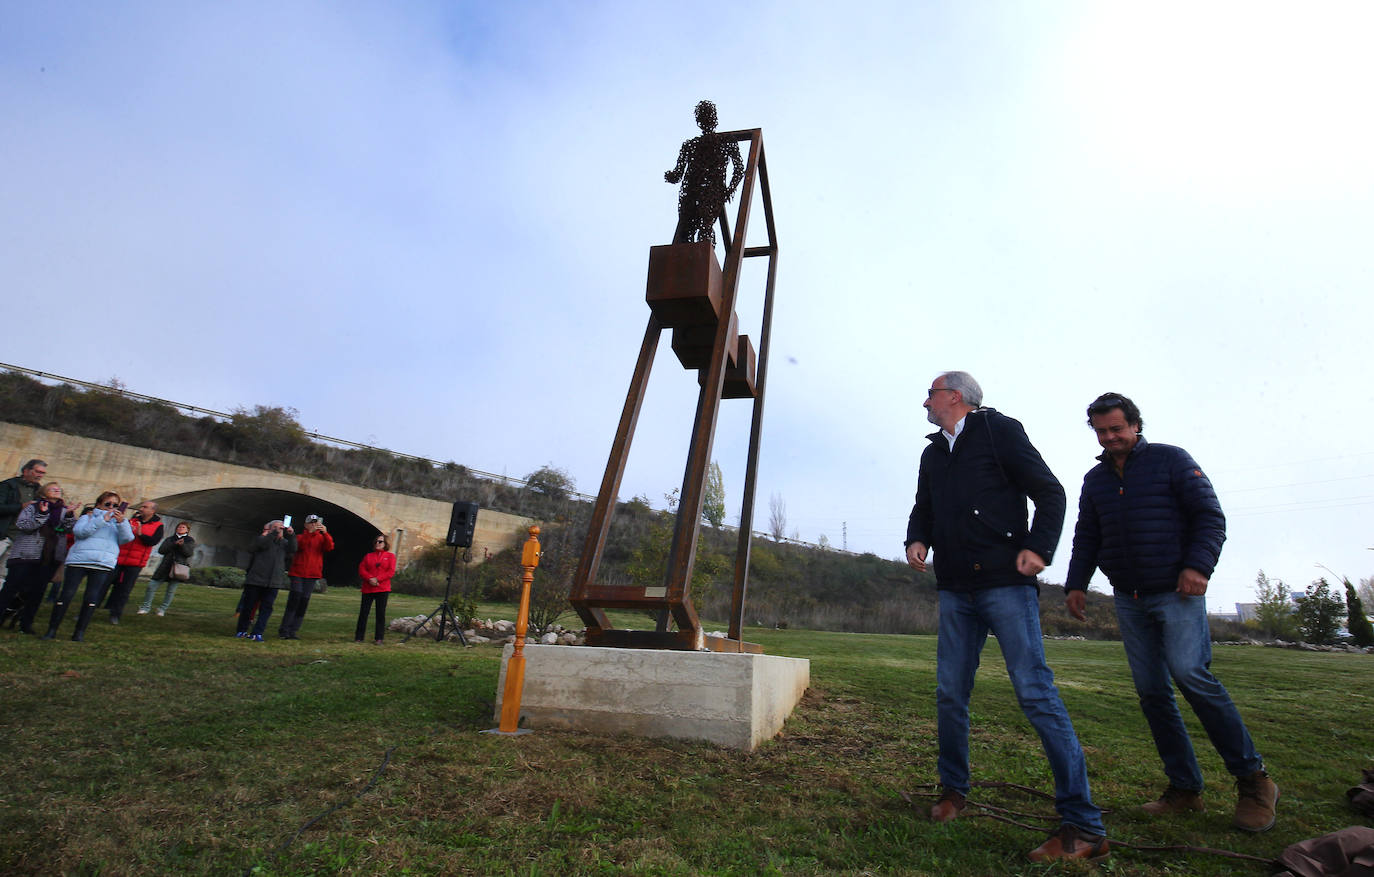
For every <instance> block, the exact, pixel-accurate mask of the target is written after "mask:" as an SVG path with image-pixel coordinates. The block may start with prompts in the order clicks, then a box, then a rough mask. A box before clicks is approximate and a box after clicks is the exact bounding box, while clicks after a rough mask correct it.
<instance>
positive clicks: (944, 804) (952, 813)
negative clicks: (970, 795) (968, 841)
mask: <svg viewBox="0 0 1374 877" xmlns="http://www.w3.org/2000/svg"><path fill="white" fill-rule="evenodd" d="M963 809H964V796H963V795H961V794H959V793H958V792H956V791H954V790H953V789H944V790H942V791H941V793H940V800H938V801H936V802H935V806H934V807H931V808H930V821H931V822H953V821H954V818H955V817H956V816H958V815H959V813H960V811H962V810H963Z"/></svg>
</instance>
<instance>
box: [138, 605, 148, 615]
mask: <svg viewBox="0 0 1374 877" xmlns="http://www.w3.org/2000/svg"><path fill="white" fill-rule="evenodd" d="M138 614H139V615H147V614H148V610H147V609H144V608H143V607H142V606H140V607H138Z"/></svg>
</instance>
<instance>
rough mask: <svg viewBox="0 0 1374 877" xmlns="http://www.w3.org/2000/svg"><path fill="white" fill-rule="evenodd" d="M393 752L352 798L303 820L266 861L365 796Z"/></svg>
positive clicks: (245, 876) (246, 875)
mask: <svg viewBox="0 0 1374 877" xmlns="http://www.w3.org/2000/svg"><path fill="white" fill-rule="evenodd" d="M395 751H396V747H395V746H392V747H390V748H389V749H387V751H386V753H385V754H384V755H382V763H381V764H379V765H377V769H376V770H375V771H373V772H372V779H370V780H368V781H367V785H365V786H363V787H362V788H361V789H359V790H358V791H357V792H355V793H354V794H353V796H352V797H351V798H349V799H348V800H346V801H340V802H339V803H337V804H334V805H332V806H331V807H329V808H328V809H327V810H324V811H323V812H321V813H318V814H316V815H315V816H312V817H310V818H309V819H307V820H305V822H304V823H303V824H302V825H301V827H300V828H298V829H296V833H295V834H293V835H291V836H290V837H288V838H287V839H286V840H284V841H282V842H281V844H279V845H278V846H277V848H276V849H275V850H273V851H272V852H271V853H269V854H268V856H267V861H271V860H272V859H275V858H277V857H278V856H280V855H281V854H282V853H284V852H286V849H287V847H289V846H291V845H292V844H293V843H295V842H296V839H297V838H299V837H300V836H301V835H302V834H304V833H305V831H306V829H308V828H310V826H312V825H314V824H315V823H316V822H319V821H320V820H321V819H323V818H325V817H326V816H328V815H329V814H331V813H333V812H334V811H335V810H338V809H340V808H342V807H347V806H348V805H349V804H352V803H353V802H354V801H356V800H358V799H359V798H361V797H362V796H363V795H364V794H366V793H367V791H368V790H369V789H371V788H372V787H373V786H375V785H376V784H377V780H378V779H380V778H381V776H382V773H383V772H384V771H385V770H386V766H387V765H388V764H390V763H391V753H393V752H395ZM254 867H255V866H253V865H249V866H248V867H247V868H245V869H244V872H243V877H251V875H252V873H253V868H254Z"/></svg>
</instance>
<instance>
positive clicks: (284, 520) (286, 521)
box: [281, 515, 291, 530]
mask: <svg viewBox="0 0 1374 877" xmlns="http://www.w3.org/2000/svg"><path fill="white" fill-rule="evenodd" d="M289 526H291V516H290V515H282V516H281V528H282V529H283V530H285V529H286V528H287V527H289Z"/></svg>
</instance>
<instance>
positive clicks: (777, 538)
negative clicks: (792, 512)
mask: <svg viewBox="0 0 1374 877" xmlns="http://www.w3.org/2000/svg"><path fill="white" fill-rule="evenodd" d="M768 532H769V533H772V534H773V541H774V542H781V541H782V538H783V537H784V536H786V535H787V503H785V502H783V501H782V494H780V493H775V494H773V495H772V496H770V497H768Z"/></svg>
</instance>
